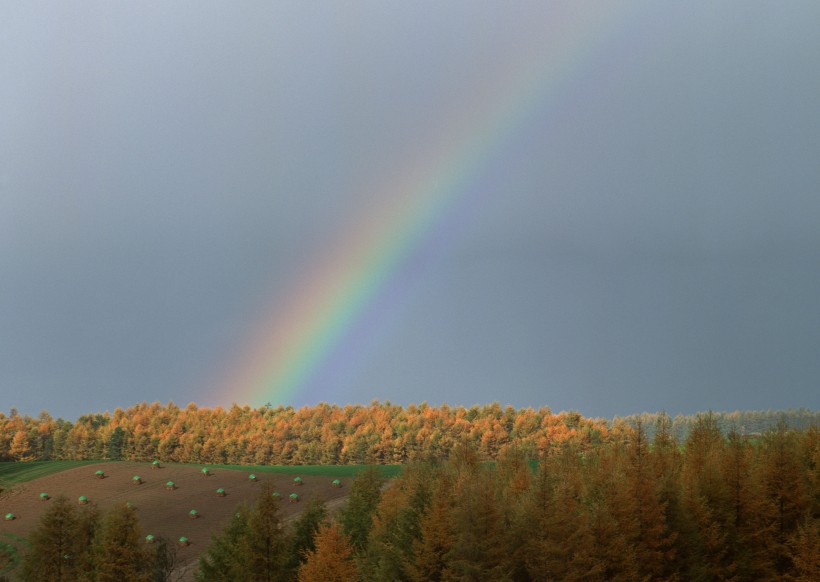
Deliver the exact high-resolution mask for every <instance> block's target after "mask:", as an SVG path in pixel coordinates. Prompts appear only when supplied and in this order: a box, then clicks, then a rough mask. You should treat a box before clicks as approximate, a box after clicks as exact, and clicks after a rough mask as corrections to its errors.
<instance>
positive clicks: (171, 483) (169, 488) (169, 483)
mask: <svg viewBox="0 0 820 582" xmlns="http://www.w3.org/2000/svg"><path fill="white" fill-rule="evenodd" d="M175 487H176V485H175V484H174V482H173V481H168V482H167V483H166V484H165V488H166V489H168V490H171V489H174V488H175Z"/></svg>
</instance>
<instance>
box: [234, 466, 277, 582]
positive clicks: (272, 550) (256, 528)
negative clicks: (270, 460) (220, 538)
mask: <svg viewBox="0 0 820 582" xmlns="http://www.w3.org/2000/svg"><path fill="white" fill-rule="evenodd" d="M279 504H280V501H279V498H278V497H274V496H273V487H272V485H271V484H270V483H268V482H266V483H264V484H263V486H262V489H261V491H260V493H259V497H258V498H257V501H256V505H255V506H254V508H253V511H252V512H251V514H250V516H249V518H248V530H247V533H246V535H245V536H244V538H243V539H242V541H241V543H240V548H239V549H240V552H239V555H240V556H241V558H242V561H243V562H244V569H245V573H246V575H245V576H244V577H242V578H236V580H237V581H239V580H248V582H251V581H252V582H279V581H286V580H288V579H289V573H288V569H287V567H286V564H287V550H288V539H287V536H286V533H285V530H284V527H283V524H282V521H281V519H280V517H279V511H280V507H279Z"/></svg>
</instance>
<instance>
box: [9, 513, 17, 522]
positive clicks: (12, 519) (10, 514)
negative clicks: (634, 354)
mask: <svg viewBox="0 0 820 582" xmlns="http://www.w3.org/2000/svg"><path fill="white" fill-rule="evenodd" d="M15 519H17V516H16V515H14V514H13V513H7V514H6V521H14V520H15Z"/></svg>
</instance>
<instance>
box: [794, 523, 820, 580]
mask: <svg viewBox="0 0 820 582" xmlns="http://www.w3.org/2000/svg"><path fill="white" fill-rule="evenodd" d="M789 557H790V558H791V560H792V562H793V564H794V573H793V574H792V575H790V576H789V577H788V579H790V580H795V581H796V582H816V581H817V580H820V521H819V520H816V519H811V518H807V519H806V520H805V521H804V522H803V523H802V524H800V526H799V527H798V528H797V530H796V531H795V532H794V534H793V535H792V536H791V539H790V541H789Z"/></svg>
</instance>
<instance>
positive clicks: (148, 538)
mask: <svg viewBox="0 0 820 582" xmlns="http://www.w3.org/2000/svg"><path fill="white" fill-rule="evenodd" d="M145 543H147V544H153V543H154V536H152V535H151V534H148V535H147V536H145Z"/></svg>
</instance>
